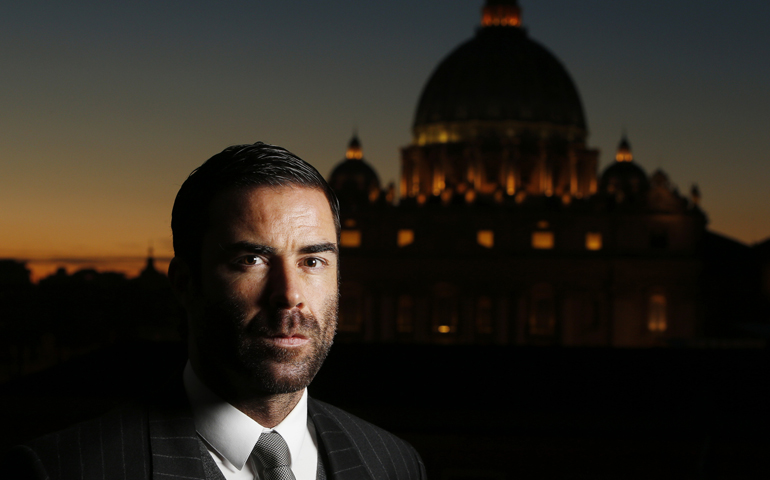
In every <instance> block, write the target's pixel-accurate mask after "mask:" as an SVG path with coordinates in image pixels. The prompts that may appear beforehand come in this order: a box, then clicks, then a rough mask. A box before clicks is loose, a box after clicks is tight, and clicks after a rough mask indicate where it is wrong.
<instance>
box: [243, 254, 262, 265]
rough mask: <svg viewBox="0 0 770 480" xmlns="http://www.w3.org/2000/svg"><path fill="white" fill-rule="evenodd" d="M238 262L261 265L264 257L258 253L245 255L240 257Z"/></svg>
mask: <svg viewBox="0 0 770 480" xmlns="http://www.w3.org/2000/svg"><path fill="white" fill-rule="evenodd" d="M238 263H240V264H241V265H259V264H260V263H262V259H261V258H259V256H258V255H245V256H243V257H241V258H239V259H238Z"/></svg>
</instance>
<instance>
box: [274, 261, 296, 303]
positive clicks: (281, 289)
mask: <svg viewBox="0 0 770 480" xmlns="http://www.w3.org/2000/svg"><path fill="white" fill-rule="evenodd" d="M300 275H301V272H300V270H299V269H298V268H294V267H293V265H292V264H291V263H290V262H274V264H273V266H272V268H271V269H270V286H269V288H270V292H269V301H270V306H272V307H273V308H285V309H290V308H294V307H297V308H302V306H303V302H304V301H305V299H304V296H303V291H302V279H301V278H300Z"/></svg>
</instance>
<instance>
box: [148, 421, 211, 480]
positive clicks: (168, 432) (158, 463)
mask: <svg viewBox="0 0 770 480" xmlns="http://www.w3.org/2000/svg"><path fill="white" fill-rule="evenodd" d="M149 423H150V425H149V431H150V453H151V454H152V476H153V479H155V480H168V479H169V477H172V478H173V477H183V478H189V479H200V480H205V479H206V474H205V472H204V470H203V462H202V460H201V450H200V441H199V440H198V434H197V433H196V432H195V423H194V422H193V418H192V414H191V413H190V409H189V408H171V407H167V406H162V407H151V408H150V412H149Z"/></svg>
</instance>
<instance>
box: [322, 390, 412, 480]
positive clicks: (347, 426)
mask: <svg viewBox="0 0 770 480" xmlns="http://www.w3.org/2000/svg"><path fill="white" fill-rule="evenodd" d="M308 414H309V415H310V417H311V418H312V420H313V423H314V424H315V426H316V431H317V434H318V436H319V442H320V443H321V444H322V445H323V446H324V448H326V449H327V455H330V453H332V452H344V451H345V450H344V449H345V448H348V449H352V450H354V451H355V452H357V454H358V455H359V457H360V459H361V460H362V461H363V463H364V464H365V465H366V467H367V470H368V472H369V474H370V475H371V476H372V477H374V478H416V479H417V478H419V479H424V478H425V466H424V465H423V463H422V459H421V458H420V455H419V454H418V453H417V451H416V450H415V449H414V447H412V446H411V445H410V444H409V443H408V442H406V441H404V440H402V439H400V438H398V437H397V436H395V435H393V434H392V433H390V432H388V431H386V430H384V429H382V428H380V427H378V426H376V425H373V424H371V423H369V422H367V421H366V420H363V419H361V418H359V417H356V416H355V415H352V414H350V413H348V412H346V411H344V410H342V409H340V408H337V407H335V406H333V405H329V404H328V403H325V402H321V401H318V400H315V399H313V398H310V399H309V400H308ZM330 457H331V455H330Z"/></svg>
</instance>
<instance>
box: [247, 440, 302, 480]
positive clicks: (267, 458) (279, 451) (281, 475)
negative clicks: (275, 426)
mask: <svg viewBox="0 0 770 480" xmlns="http://www.w3.org/2000/svg"><path fill="white" fill-rule="evenodd" d="M251 453H252V454H254V456H255V457H257V459H258V460H259V462H260V463H261V464H262V468H263V471H262V476H263V477H264V480H296V479H295V478H294V474H293V473H292V471H291V468H289V447H288V446H287V445H286V442H285V441H284V439H283V437H281V434H280V433H278V432H267V433H262V434H261V435H260V436H259V440H258V441H257V444H256V445H255V446H254V450H253V451H252V452H251Z"/></svg>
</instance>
